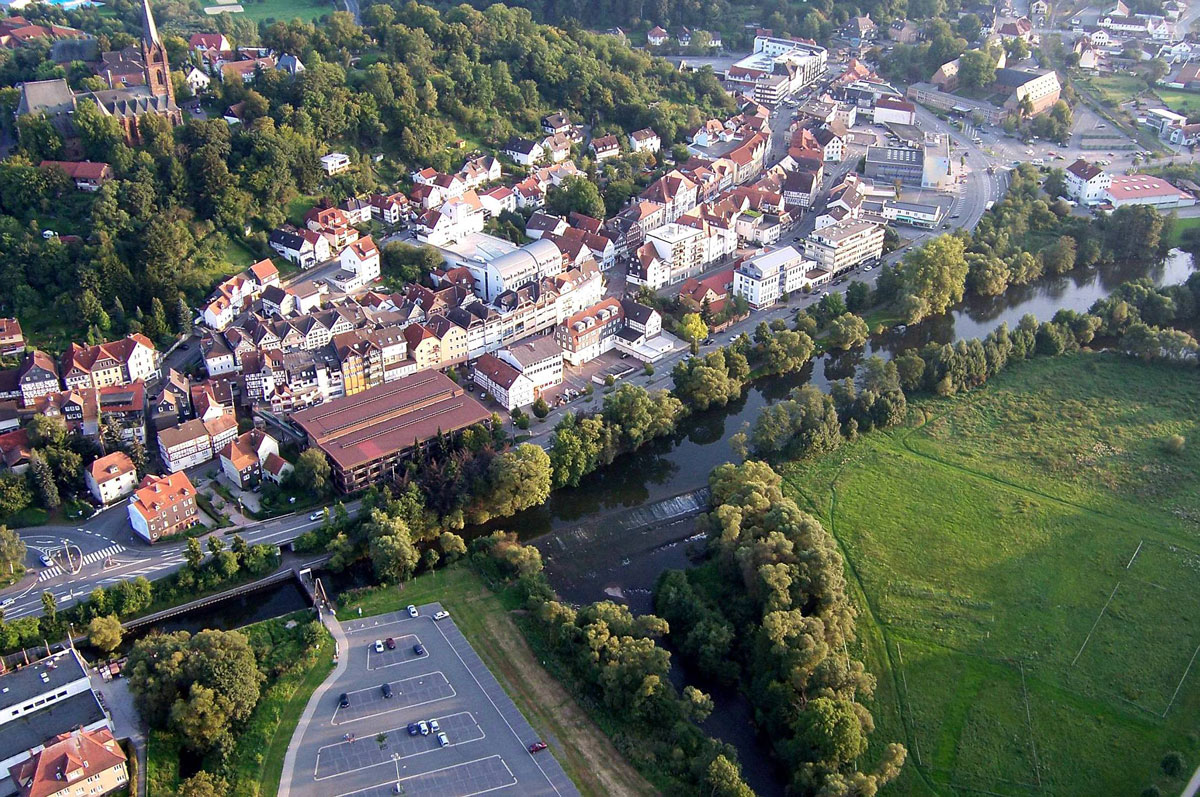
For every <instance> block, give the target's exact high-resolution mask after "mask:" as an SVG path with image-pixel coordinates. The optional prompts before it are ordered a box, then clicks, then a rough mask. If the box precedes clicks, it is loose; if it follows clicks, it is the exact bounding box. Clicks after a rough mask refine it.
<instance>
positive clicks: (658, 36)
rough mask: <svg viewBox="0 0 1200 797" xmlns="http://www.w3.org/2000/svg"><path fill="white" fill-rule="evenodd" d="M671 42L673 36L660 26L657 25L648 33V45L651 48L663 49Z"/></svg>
mask: <svg viewBox="0 0 1200 797" xmlns="http://www.w3.org/2000/svg"><path fill="white" fill-rule="evenodd" d="M670 40H671V35H670V34H669V33H667V32H666V31H665V30H663V29H662V28H661V27H659V26H658V25H655V26H654V27H653V28H651V29H650V30H649V32H647V33H646V43H647V44H649V45H650V46H651V47H662V46H663V45H664V44H666V43H667V42H668V41H670Z"/></svg>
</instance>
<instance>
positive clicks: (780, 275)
mask: <svg viewBox="0 0 1200 797" xmlns="http://www.w3.org/2000/svg"><path fill="white" fill-rule="evenodd" d="M815 267H816V264H815V263H813V262H812V261H810V260H806V259H805V258H804V256H803V255H802V254H801V253H800V252H799V251H797V250H796V248H795V247H794V246H785V247H783V248H782V249H776V250H774V251H771V252H764V253H763V254H760V255H755V256H754V257H751V258H748V259H746V260H744V261H742V263H741V265H739V266H738V267H737V268H736V269H735V270H734V272H733V294H734V296H741V297H742V298H743V299H745V300H746V301H747V302H748V303H749V304H750V306H751V307H753V308H754V309H755V310H761V309H762V308H764V307H770V306H771V305H773V304H775V303H776V302H778V301H779V300H780V299H781V298H782V297H783V296H785V295H787V294H791V293H796V292H798V291H801V290H803V289H804V288H805V287H807V286H808V285H809V281H808V279H807V274H808V272H809V271H811V270H813V268H815Z"/></svg>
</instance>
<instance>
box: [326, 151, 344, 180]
mask: <svg viewBox="0 0 1200 797" xmlns="http://www.w3.org/2000/svg"><path fill="white" fill-rule="evenodd" d="M321 168H322V169H324V170H325V173H326V174H328V175H330V176H332V175H335V174H341V173H342V172H344V171H347V170H349V168H350V156H349V155H347V154H346V153H344V152H331V153H329V154H328V155H322V156H321Z"/></svg>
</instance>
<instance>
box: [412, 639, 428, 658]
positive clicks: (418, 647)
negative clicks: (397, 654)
mask: <svg viewBox="0 0 1200 797" xmlns="http://www.w3.org/2000/svg"><path fill="white" fill-rule="evenodd" d="M413 653H416V654H417V655H418V656H424V655H425V646H424V645H422V644H421V643H420V642H418V643H417V644H415V645H413Z"/></svg>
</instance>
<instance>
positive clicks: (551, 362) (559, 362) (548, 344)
mask: <svg viewBox="0 0 1200 797" xmlns="http://www.w3.org/2000/svg"><path fill="white" fill-rule="evenodd" d="M496 356H497V357H499V358H500V359H501V360H504V361H505V362H506V363H508V364H509V365H511V366H512V367H514V368H516V369H517V370H518V371H520V372H521V373H522V374H524V375H525V376H526V377H528V378H529V380H530V381H531V382H533V390H534V394H535V396H540V395H541V394H542V392H543V391H545V390H548V389H549V388H552V387H557V386H558V385H561V384H562V381H563V353H562V347H561V346H559V345H558V343H556V342H555V340H554V337H553V336H551V335H545V336H542V337H537V338H533V339H531V340H525V341H522V342H521V343H517V344H514V345H511V346H508V347H507V348H504V349H501V350H500V351H498V352H496Z"/></svg>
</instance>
